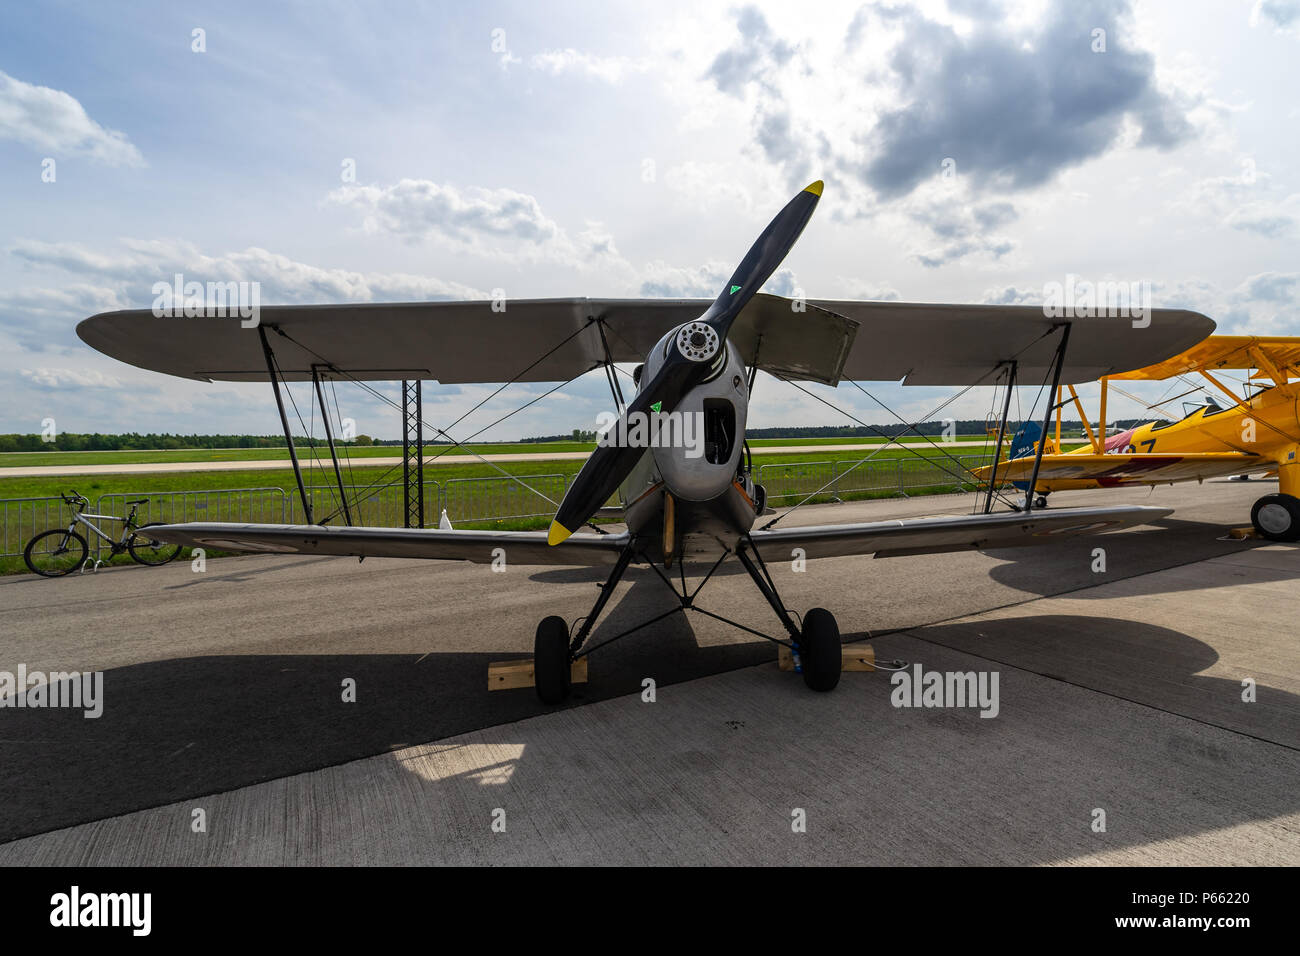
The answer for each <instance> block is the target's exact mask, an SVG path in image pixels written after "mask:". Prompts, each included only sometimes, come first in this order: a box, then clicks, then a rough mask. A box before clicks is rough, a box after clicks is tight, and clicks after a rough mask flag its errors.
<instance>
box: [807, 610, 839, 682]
mask: <svg viewBox="0 0 1300 956" xmlns="http://www.w3.org/2000/svg"><path fill="white" fill-rule="evenodd" d="M843 659H844V656H843V654H841V653H840V626H839V625H838V624H836V623H835V616H834V615H833V614H831V612H830V611H828V610H826V608H824V607H815V608H813V609H812V610H811V611H809V612H808V613H807V614H805V615H804V616H803V633H802V634H801V635H800V638H799V660H800V662H801V663H802V665H803V682H804V683H805V684H807V685H808V686H809V687H811V688H812V689H813V690H821V691H826V690H834V689H835V685H836V684H838V683H839V682H840V666H841V664H842V662H843Z"/></svg>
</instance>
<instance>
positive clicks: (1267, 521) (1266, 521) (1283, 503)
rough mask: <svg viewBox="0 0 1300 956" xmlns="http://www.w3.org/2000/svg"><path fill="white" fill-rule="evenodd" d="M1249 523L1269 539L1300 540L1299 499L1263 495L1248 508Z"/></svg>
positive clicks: (1288, 496)
mask: <svg viewBox="0 0 1300 956" xmlns="http://www.w3.org/2000/svg"><path fill="white" fill-rule="evenodd" d="M1250 523H1251V524H1253V525H1254V526H1255V530H1256V531H1258V532H1259V534H1260V536H1261V537H1264V538H1268V539H1269V540H1270V541H1300V499H1298V498H1295V497H1294V496H1292V495H1283V494H1277V495H1265V496H1264V497H1263V498H1260V499H1259V500H1258V501H1256V502H1255V507H1253V508H1251V509H1250Z"/></svg>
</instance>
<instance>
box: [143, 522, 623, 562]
mask: <svg viewBox="0 0 1300 956" xmlns="http://www.w3.org/2000/svg"><path fill="white" fill-rule="evenodd" d="M149 534H150V535H151V536H152V537H155V538H159V539H161V540H163V541H169V542H171V543H173V544H183V545H186V546H187V547H191V548H212V549H214V550H217V551H253V552H258V553H274V554H332V555H341V556H345V557H361V558H366V557H373V558H435V559H442V560H448V561H470V562H473V563H475V564H491V563H492V562H493V561H495V560H497V558H498V557H499V556H500V552H501V551H502V550H504V552H505V559H506V561H507V562H508V563H510V564H525V565H528V564H554V565H564V566H568V567H585V566H591V565H601V564H613V563H614V562H615V561H616V560H617V559H618V554H619V552H620V551H622V550H623V548H624V547H625V546H626V545H627V543H628V541H629V540H631V539H630V538H629V536H628V535H627V534H575V535H573V536H572V537H570V538H569V539H568V540H567V541H565V542H564V543H563V544H559V545H555V546H551V545H549V544H547V543H546V532H545V531H455V530H443V529H439V528H356V527H337V528H331V527H325V526H324V525H310V524H308V525H300V524H231V523H221V522H212V523H201V522H194V523H190V524H167V525H159V526H155V527H151V528H150V529H149Z"/></svg>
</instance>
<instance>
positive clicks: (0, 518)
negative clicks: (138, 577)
mask: <svg viewBox="0 0 1300 956" xmlns="http://www.w3.org/2000/svg"><path fill="white" fill-rule="evenodd" d="M988 463H989V459H988V458H986V457H980V456H964V457H962V458H960V459H956V460H954V459H952V458H942V459H934V460H930V461H923V460H920V459H917V458H882V459H877V460H872V461H867V462H864V463H861V464H859V463H858V462H855V461H807V462H781V463H774V464H767V465H760V466H759V467H758V469H757V474H756V475H755V479H756V480H757V481H758V483H759V484H761V485H763V486H764V487H765V488H766V489H767V498H768V501H769V502H772V503H778V502H779V503H780V504H782V505H788V504H793V503H795V502H797V501H800V500H802V499H803V498H804V497H806V496H808V495H810V494H813V493H814V492H819V494H818V497H819V498H826V499H829V500H833V501H839V500H841V499H842V498H843V497H844V496H847V495H862V494H879V495H904V496H905V495H906V494H907V493H908V492H909V491H919V490H922V489H925V490H928V491H930V492H934V491H942V490H950V491H954V492H956V491H970V490H972V489H973V488H974V487H976V486H977V485H978V480H977V479H976V478H975V477H974V476H973V475H971V474H970V472H971V470H973V469H975V468H979V467H981V466H983V465H986V464H988ZM572 480H573V475H555V474H552V475H521V476H518V477H512V478H505V477H502V478H496V477H492V478H452V479H448V480H447V481H441V482H439V481H425V483H424V521H425V525H426V526H427V527H436V526H437V524H438V519H439V517H440V516H441V514H442V511H443V509H444V508H445V509H446V511H447V517H448V518H449V519H450V520H451V522H452V524H454V525H455V524H459V523H461V522H466V521H497V520H519V519H524V518H544V517H549V516H551V515H553V514H554V513H555V509H556V505H557V503H558V502H559V501H561V500H562V499H563V498H564V493H565V491H567V490H568V486H569V483H570V482H571V481H572ZM347 491H348V499H349V507H350V508H351V510H352V521H353V523H354V524H359V525H367V526H370V527H400V526H401V525H403V524H404V523H405V504H404V499H403V493H402V485H401V483H400V482H395V483H390V484H385V485H377V486H368V485H361V486H355V485H354V486H350V487H348V489H347ZM307 493H308V495H309V496H310V498H311V503H312V516H313V517H314V518H315V519H316V520H317V521H321V520H323V519H324V518H325V517H326V516H328V515H330V514H331V513H333V512H337V513H338V515H339V517H337V518H334V519H333V520H331V522H330V523H331V524H333V525H338V524H342V523H343V519H342V508H341V506H340V501H339V491H338V488H337V487H335V486H333V485H309V486H308V488H307ZM135 498H148V499H149V501H148V503H147V504H143V505H141V506H140V508H139V510H138V512H137V520H138V521H139V522H140V523H141V524H144V523H147V522H151V521H163V522H168V523H172V522H181V521H246V522H251V523H271V524H294V523H300V522H302V521H303V519H304V516H303V513H302V502H301V501H300V500H299V497H298V493H297V490H296V489H293V490H290V491H285V490H284V489H283V488H222V489H217V490H212V491H140V492H113V493H110V494H103V495H100V496H99V498H98V499H97V500H96V501H95V502H94V504H93V505H92V506H91V507H90V508H88V509H87V510H88V511H90V512H92V513H95V514H115V515H123V516H125V515H126V513H127V512H128V510H129V508H130V506H129V505H127V503H126V502H128V501H131V500H133V499H135ZM70 514H71V511H70V509H69V508H68V507H67V505H65V504H64V502H63V499H62V498H60V497H57V496H55V497H50V498H12V499H8V500H0V557H15V556H21V555H22V553H23V549H24V548H25V547H26V546H27V542H28V541H29V540H30V539H31V538H32V536H34V535H36V534H38V533H39V532H41V531H47V530H49V529H50V528H66V527H67V526H68V523H69V521H70V520H71V519H70ZM95 523H96V524H98V525H99V526H100V527H102V528H103V529H104V530H105V531H106V532H107V533H109V534H110V535H113V536H114V537H115V538H116V537H117V535H118V534H119V533H120V532H121V525H120V524H118V523H116V522H111V521H110V522H103V521H96V522H95ZM90 537H93V536H88V540H89V538H90ZM90 543H91V544H92V545H95V544H96V541H90ZM98 543H99V544H102V543H103V542H98Z"/></svg>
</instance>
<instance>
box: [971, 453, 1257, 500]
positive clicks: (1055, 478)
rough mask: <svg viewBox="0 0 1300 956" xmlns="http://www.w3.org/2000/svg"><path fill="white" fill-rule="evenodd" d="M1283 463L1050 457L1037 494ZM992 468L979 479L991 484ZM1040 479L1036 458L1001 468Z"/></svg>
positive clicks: (1232, 456) (1228, 456) (1215, 456)
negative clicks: (1061, 484)
mask: <svg viewBox="0 0 1300 956" xmlns="http://www.w3.org/2000/svg"><path fill="white" fill-rule="evenodd" d="M1276 467H1277V462H1275V461H1272V460H1271V459H1268V458H1261V457H1260V456H1259V455H1247V454H1244V453H1242V452H1236V451H1232V452H1203V453H1190V454H1176V455H1151V454H1145V455H1044V456H1043V464H1042V467H1041V468H1039V471H1038V485H1037V487H1036V488H1035V490H1042V491H1054V490H1064V489H1061V488H1055V487H1052V486H1053V485H1054V484H1055V483H1057V482H1071V483H1073V482H1080V484H1078V485H1073V484H1072V485H1071V487H1074V488H1113V487H1119V486H1123V485H1163V484H1166V483H1168V482H1171V481H1192V480H1193V479H1203V478H1218V477H1222V476H1223V475H1244V474H1249V473H1251V472H1256V471H1270V470H1272V469H1274V468H1276ZM991 471H992V468H991V466H989V467H984V468H980V469H977V470H976V471H975V475H976V476H978V477H979V478H980V479H982V480H985V481H987V480H988V477H989V473H990V472H991ZM1033 473H1034V459H1033V456H1032V455H1031V456H1027V457H1025V458H1017V459H1015V460H1014V461H1009V462H1002V463H1001V464H1000V465H998V477H999V478H1001V479H1004V480H1006V481H1022V482H1027V481H1029V478H1030V476H1031V475H1032V474H1033Z"/></svg>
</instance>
